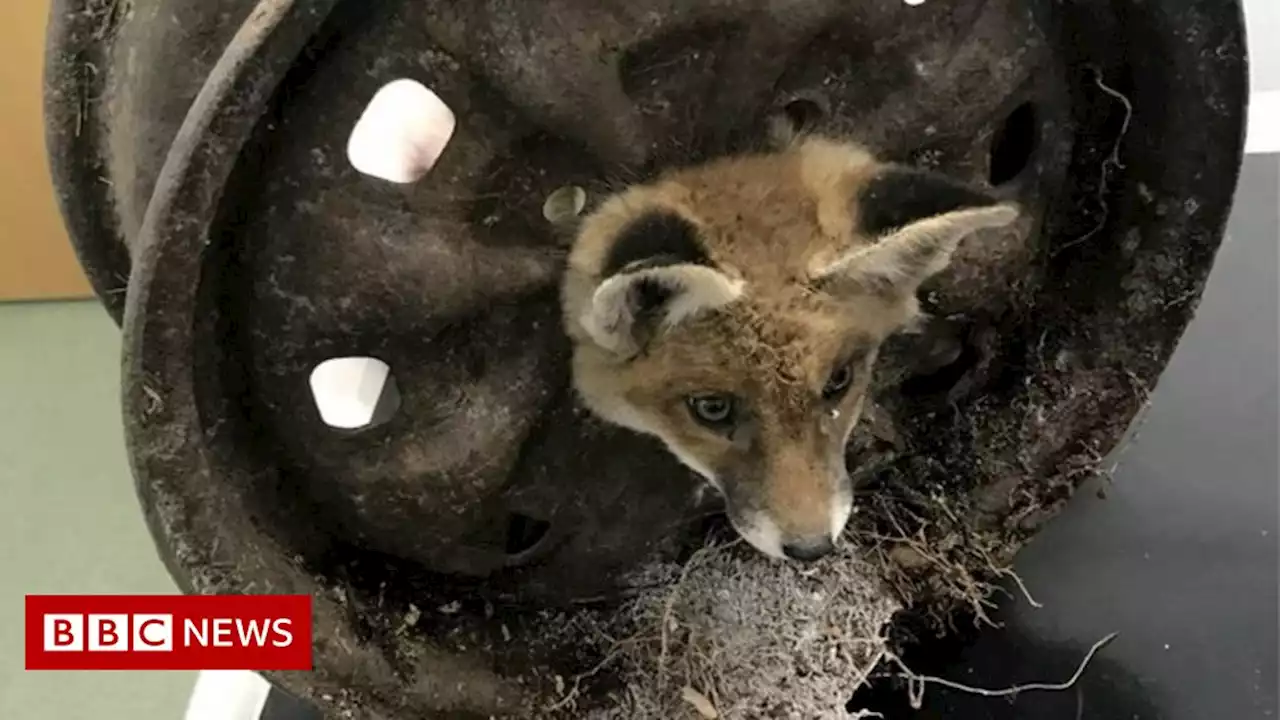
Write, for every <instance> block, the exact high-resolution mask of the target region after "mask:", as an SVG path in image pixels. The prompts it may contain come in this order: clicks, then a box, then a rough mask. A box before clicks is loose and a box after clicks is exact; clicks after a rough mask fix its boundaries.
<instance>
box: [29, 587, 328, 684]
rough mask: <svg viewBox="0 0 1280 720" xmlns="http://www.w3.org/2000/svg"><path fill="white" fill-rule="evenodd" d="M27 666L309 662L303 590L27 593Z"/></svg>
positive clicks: (278, 666) (251, 666)
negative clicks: (273, 592)
mask: <svg viewBox="0 0 1280 720" xmlns="http://www.w3.org/2000/svg"><path fill="white" fill-rule="evenodd" d="M26 654H27V662H26V667H27V669H28V670H255V671H263V670H310V669H311V597H310V596H309V595H28V596H27V598H26Z"/></svg>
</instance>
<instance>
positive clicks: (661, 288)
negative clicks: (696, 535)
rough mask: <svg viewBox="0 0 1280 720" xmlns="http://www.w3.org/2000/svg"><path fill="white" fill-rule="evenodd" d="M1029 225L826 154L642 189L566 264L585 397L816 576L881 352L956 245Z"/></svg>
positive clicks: (920, 175)
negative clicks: (812, 566) (660, 448)
mask: <svg viewBox="0 0 1280 720" xmlns="http://www.w3.org/2000/svg"><path fill="white" fill-rule="evenodd" d="M1017 216H1018V210H1017V208H1016V207H1015V206H1013V205H1011V204H1007V203H1001V202H1000V201H998V200H997V199H996V198H994V197H992V196H990V195H988V194H986V193H983V192H981V191H979V190H976V189H973V188H970V187H967V186H965V185H962V184H960V183H958V182H956V181H954V180H951V179H948V178H946V177H942V176H939V175H936V174H932V173H926V172H922V171H917V170H913V169H909V168H906V167H902V166H897V165H891V164H883V163H880V162H878V161H876V160H875V159H874V158H873V157H871V156H870V155H869V154H868V153H867V152H865V151H864V150H862V149H861V148H859V147H857V146H854V145H850V144H845V143H839V142H834V141H831V140H826V139H822V138H810V139H806V140H802V141H799V142H797V143H796V144H794V145H792V146H791V147H789V148H786V149H783V150H779V151H777V152H772V153H763V154H758V155H747V156H739V157H730V158H724V159H721V160H716V161H713V162H711V163H708V164H705V165H702V166H698V167H694V168H689V169H683V170H678V171H675V172H672V173H670V174H668V175H666V176H664V177H661V178H659V179H658V180H656V181H655V182H653V183H651V184H648V185H643V186H635V187H631V188H629V189H627V190H625V191H624V192H621V193H620V194H617V195H614V196H612V197H610V198H608V199H607V200H606V201H605V202H603V203H602V204H601V205H600V207H599V208H598V209H597V210H596V211H594V212H593V213H591V214H590V215H589V216H588V217H586V218H585V219H584V220H583V222H582V225H581V227H580V228H579V230H578V234H577V237H576V240H575V243H574V247H573V249H572V251H571V253H570V257H569V267H568V270H567V273H566V276H565V280H564V286H563V288H562V298H561V299H562V305H563V310H564V320H565V324H566V331H567V333H568V335H569V336H570V339H571V341H572V343H573V347H574V352H573V368H572V371H573V382H574V386H575V387H576V389H577V391H578V393H579V395H580V396H581V398H582V400H583V402H584V404H585V405H586V406H587V407H588V408H589V409H590V410H591V411H592V412H594V413H595V414H597V415H598V416H600V417H601V418H602V419H604V420H605V421H607V422H611V423H615V424H617V425H620V426H623V427H627V428H630V429H632V430H635V431H637V432H641V433H647V434H650V435H653V436H656V437H657V438H659V439H661V441H662V442H663V443H665V445H666V447H667V448H668V449H669V450H670V451H671V453H672V454H673V455H675V457H676V458H678V459H679V460H680V461H682V462H683V463H684V464H685V465H687V466H688V467H689V468H691V469H692V470H694V471H695V472H697V473H698V474H700V475H701V476H702V477H703V478H705V479H706V480H707V482H709V483H710V484H711V485H713V486H714V487H716V488H717V489H718V490H719V491H720V492H721V493H722V494H723V496H724V498H725V502H726V508H727V513H728V516H729V519H730V521H731V523H732V524H733V526H734V527H735V528H736V529H737V531H738V533H739V534H740V535H742V536H743V537H744V538H745V539H746V540H747V541H748V542H750V543H751V544H752V545H754V546H755V547H756V548H758V549H759V550H760V551H762V552H764V553H766V554H768V555H771V556H774V557H789V558H793V559H797V560H812V559H815V558H817V557H820V556H822V555H824V554H826V553H827V552H829V551H830V550H831V549H832V547H833V546H834V542H835V541H836V539H837V538H838V537H839V535H840V534H841V532H842V531H843V529H844V527H845V524H846V523H847V522H848V519H849V516H850V513H851V511H852V505H853V489H852V487H851V483H850V480H849V475H848V471H847V469H846V467H845V444H846V442H847V441H848V438H849V435H850V432H851V431H852V429H853V426H854V424H855V423H856V422H857V420H858V416H859V413H860V412H861V410H862V404H863V398H864V396H865V395H866V392H867V387H868V380H869V377H870V375H871V370H872V366H873V364H874V363H875V359H876V353H877V351H878V349H879V348H880V346H881V344H882V343H883V342H884V341H885V339H886V338H887V337H888V336H889V335H891V334H892V333H894V332H895V331H899V330H902V329H904V328H906V327H907V326H909V325H910V324H911V323H912V322H913V320H914V319H915V318H916V316H917V315H918V314H919V308H918V305H917V301H916V292H917V290H918V288H919V286H920V285H921V283H923V282H924V281H925V280H927V279H928V278H929V277H930V276H932V275H933V274H935V273H937V272H939V271H940V270H942V269H943V268H945V267H946V266H947V264H948V262H949V261H950V258H951V255H952V252H953V251H954V250H955V249H956V246H957V244H958V243H959V242H960V240H961V239H963V238H964V237H965V236H966V235H967V234H969V233H971V232H973V231H975V230H978V229H980V228H990V227H998V226H1003V225H1007V224H1009V223H1010V222H1012V221H1013V220H1014V219H1015V218H1016V217H1017Z"/></svg>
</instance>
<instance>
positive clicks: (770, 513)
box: [729, 477, 853, 562]
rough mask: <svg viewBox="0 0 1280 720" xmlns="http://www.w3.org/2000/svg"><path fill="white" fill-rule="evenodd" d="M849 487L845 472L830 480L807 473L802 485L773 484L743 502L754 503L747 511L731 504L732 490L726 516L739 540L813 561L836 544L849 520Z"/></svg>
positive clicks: (766, 550)
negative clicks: (753, 499) (756, 495)
mask: <svg viewBox="0 0 1280 720" xmlns="http://www.w3.org/2000/svg"><path fill="white" fill-rule="evenodd" d="M778 484H781V485H782V486H783V487H780V488H779V487H776V486H777V485H778ZM847 486H848V479H847V478H844V477H841V478H835V479H832V480H831V481H828V482H822V481H818V482H814V481H813V479H812V478H809V479H808V482H806V483H803V487H802V486H801V483H799V482H785V483H771V484H770V485H768V486H766V488H765V490H766V492H765V494H764V497H763V498H759V499H757V503H752V502H751V501H750V500H747V501H746V502H745V503H741V504H742V505H745V506H746V507H752V508H753V509H752V510H748V511H741V510H737V509H736V508H735V503H734V501H733V498H732V494H733V490H730V495H731V497H730V499H729V519H730V521H731V522H732V524H733V526H734V528H735V529H736V530H737V531H738V534H739V535H741V536H742V537H743V539H745V540H746V541H747V542H749V543H751V545H752V546H754V547H755V548H756V549H758V550H760V551H761V552H763V553H765V554H766V555H770V556H772V557H775V558H780V559H788V560H797V561H800V562H812V561H814V560H818V559H819V558H822V557H824V556H826V555H828V554H830V553H831V552H832V551H833V550H834V549H835V547H836V540H837V539H838V538H839V537H840V535H841V533H843V532H844V529H845V526H846V525H847V524H848V522H849V516H850V515H851V514H852V511H853V501H852V494H851V492H850V491H849V489H848V487H847ZM742 490H745V488H744V489H742Z"/></svg>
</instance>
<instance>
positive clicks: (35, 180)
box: [0, 0, 89, 301]
mask: <svg viewBox="0 0 1280 720" xmlns="http://www.w3.org/2000/svg"><path fill="white" fill-rule="evenodd" d="M48 12H49V6H48V1H47V0H0V97H3V98H4V99H5V105H7V106H8V107H9V108H10V110H9V112H7V113H4V114H3V115H0V158H3V160H0V301H3V300H37V299H51V298H70V297H85V296H87V295H89V284H88V282H87V281H86V280H85V279H84V275H83V273H82V272H81V271H80V266H79V264H78V263H77V262H76V259H75V255H74V253H73V252H72V249H71V245H70V243H69V242H68V241H67V234H66V231H65V230H64V229H63V226H62V218H61V216H60V215H59V214H58V209H57V205H56V201H55V200H54V195H53V187H52V184H51V181H50V179H49V169H48V165H47V161H46V160H45V152H44V130H43V127H42V124H43V113H42V109H41V74H42V72H43V65H44V28H45V22H46V19H47V15H48Z"/></svg>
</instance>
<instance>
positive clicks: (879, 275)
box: [811, 166, 1020, 298]
mask: <svg viewBox="0 0 1280 720" xmlns="http://www.w3.org/2000/svg"><path fill="white" fill-rule="evenodd" d="M857 208H858V212H857V218H858V231H859V232H860V233H861V234H863V235H864V236H866V237H869V238H871V239H872V242H871V244H869V245H864V246H859V247H856V248H852V249H851V250H849V251H847V252H845V253H844V254H842V255H839V256H837V257H836V258H835V259H834V260H827V261H824V262H823V263H822V265H821V266H819V267H815V268H812V269H811V276H812V277H813V278H814V279H815V280H816V281H817V282H818V283H819V284H820V285H822V286H825V287H827V288H828V289H832V290H837V289H839V288H843V289H844V290H846V291H854V292H870V293H874V294H877V295H884V296H892V297H899V298H905V297H910V296H912V295H914V294H915V292H916V290H917V289H918V288H919V287H920V285H921V284H922V283H924V282H925V281H926V280H928V279H929V278H930V277H931V276H933V275H935V274H936V273H938V272H940V271H942V270H943V269H945V268H946V267H947V265H948V264H949V263H950V261H951V255H952V253H953V252H954V251H955V250H956V247H957V245H959V243H960V241H961V240H963V239H964V238H965V237H966V236H968V235H969V234H971V233H973V232H975V231H978V230H982V229H984V228H996V227H1003V226H1005V225H1008V224H1010V223H1012V222H1013V221H1014V220H1015V219H1017V218H1018V216H1019V214H1020V211H1019V209H1018V207H1017V206H1016V205H1014V204H1013V203H1010V202H1006V201H1002V200H1001V199H999V198H997V197H995V196H994V195H992V194H990V193H988V192H986V191H984V190H980V189H978V188H975V187H973V186H970V185H967V184H965V183H962V182H959V181H958V180H955V179H954V178H950V177H947V176H945V175H941V174H939V173H935V172H929V171H923V170H915V169H912V168H906V167H901V166H888V167H886V168H885V169H884V170H882V171H881V172H880V173H878V174H876V175H875V176H873V177H872V178H871V179H870V181H869V182H867V183H866V185H865V186H864V187H863V188H862V190H861V192H860V194H859V197H858V198H857Z"/></svg>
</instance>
